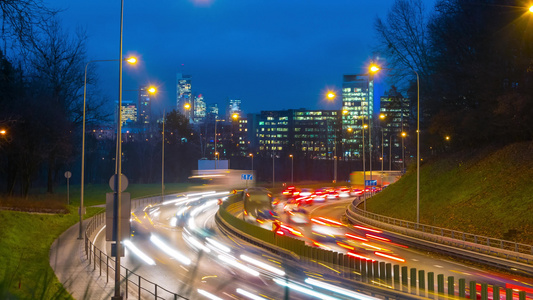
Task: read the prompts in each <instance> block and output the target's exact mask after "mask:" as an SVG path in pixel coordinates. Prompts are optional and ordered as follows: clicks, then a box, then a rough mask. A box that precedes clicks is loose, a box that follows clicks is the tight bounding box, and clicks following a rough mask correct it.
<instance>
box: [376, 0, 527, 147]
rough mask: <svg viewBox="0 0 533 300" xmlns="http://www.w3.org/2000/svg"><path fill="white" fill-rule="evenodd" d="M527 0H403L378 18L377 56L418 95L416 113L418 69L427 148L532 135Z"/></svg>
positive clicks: (477, 144) (394, 77)
mask: <svg viewBox="0 0 533 300" xmlns="http://www.w3.org/2000/svg"><path fill="white" fill-rule="evenodd" d="M524 5H526V3H525V2H524V1H518V0H501V1H492V0H438V1H437V2H436V3H435V6H434V7H426V6H425V5H424V1H422V0H396V1H395V2H394V4H393V6H392V7H391V9H390V10H389V12H388V14H387V16H386V17H385V18H376V21H375V31H376V35H377V40H378V45H377V46H376V49H375V51H376V54H375V56H374V58H375V62H377V63H379V64H381V65H382V66H383V67H384V68H387V69H388V74H389V78H390V80H391V82H392V83H394V84H396V85H399V86H402V87H403V91H404V92H405V93H406V94H407V95H408V96H409V98H410V99H412V102H411V107H412V108H414V109H413V113H412V114H411V115H412V116H413V117H414V118H416V117H417V114H416V110H415V109H416V105H417V102H416V101H417V83H416V77H415V72H413V71H416V72H417V73H418V74H419V84H420V109H421V113H420V122H421V138H423V140H424V144H425V145H424V147H423V146H421V147H423V148H421V150H422V151H425V152H427V151H428V149H426V147H425V146H428V145H429V146H433V147H436V148H439V147H444V146H445V145H446V144H448V145H450V146H451V148H452V149H456V150H459V149H465V148H477V147H481V146H484V145H494V144H507V143H513V142H518V141H524V140H531V139H532V138H533V131H532V126H533V125H532V124H533V113H532V112H533V99H532V95H533V93H532V92H533V77H532V74H533V26H532V25H531V24H533V23H532V22H531V21H532V20H533V13H531V12H529V11H528V9H529V7H527V6H524ZM376 76H379V75H376ZM412 121H413V122H415V120H412ZM414 128H416V126H415V127H414ZM446 136H448V137H450V140H449V141H447V140H445V137H446Z"/></svg>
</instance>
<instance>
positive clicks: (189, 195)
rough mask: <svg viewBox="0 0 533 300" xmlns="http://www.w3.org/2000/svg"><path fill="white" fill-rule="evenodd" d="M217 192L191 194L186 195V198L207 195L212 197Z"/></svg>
mask: <svg viewBox="0 0 533 300" xmlns="http://www.w3.org/2000/svg"><path fill="white" fill-rule="evenodd" d="M216 192H217V191H207V192H201V193H192V194H187V197H192V196H207V195H212V194H215V193H216Z"/></svg>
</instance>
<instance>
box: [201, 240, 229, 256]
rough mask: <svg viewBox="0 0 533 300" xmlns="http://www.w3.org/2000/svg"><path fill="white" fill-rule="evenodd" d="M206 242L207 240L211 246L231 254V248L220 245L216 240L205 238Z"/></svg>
mask: <svg viewBox="0 0 533 300" xmlns="http://www.w3.org/2000/svg"><path fill="white" fill-rule="evenodd" d="M205 240H206V241H207V242H208V243H209V244H211V245H213V246H215V247H216V248H217V249H219V250H222V251H224V252H226V253H230V252H231V249H230V248H229V247H227V246H224V245H222V244H221V243H219V242H217V241H215V240H213V239H210V238H205Z"/></svg>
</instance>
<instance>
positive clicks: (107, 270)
mask: <svg viewBox="0 0 533 300" xmlns="http://www.w3.org/2000/svg"><path fill="white" fill-rule="evenodd" d="M105 282H109V256H107V255H106V256H105Z"/></svg>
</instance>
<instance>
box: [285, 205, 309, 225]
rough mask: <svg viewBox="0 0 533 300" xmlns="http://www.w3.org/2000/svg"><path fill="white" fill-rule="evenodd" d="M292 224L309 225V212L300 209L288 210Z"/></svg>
mask: <svg viewBox="0 0 533 300" xmlns="http://www.w3.org/2000/svg"><path fill="white" fill-rule="evenodd" d="M285 212H286V213H287V215H288V219H289V222H290V223H293V224H309V222H310V220H309V212H307V210H305V209H303V208H301V207H298V208H296V209H291V210H286V211H285Z"/></svg>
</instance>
